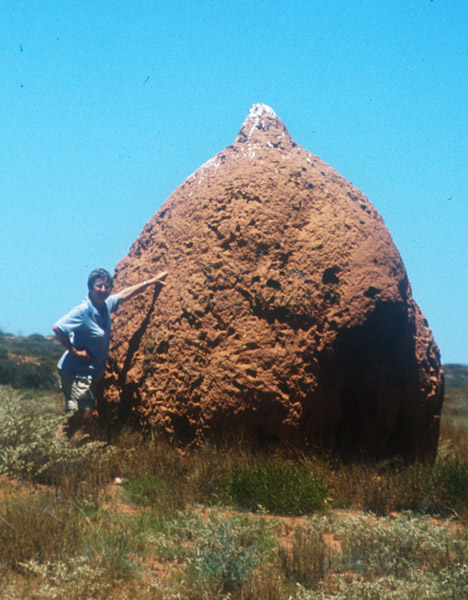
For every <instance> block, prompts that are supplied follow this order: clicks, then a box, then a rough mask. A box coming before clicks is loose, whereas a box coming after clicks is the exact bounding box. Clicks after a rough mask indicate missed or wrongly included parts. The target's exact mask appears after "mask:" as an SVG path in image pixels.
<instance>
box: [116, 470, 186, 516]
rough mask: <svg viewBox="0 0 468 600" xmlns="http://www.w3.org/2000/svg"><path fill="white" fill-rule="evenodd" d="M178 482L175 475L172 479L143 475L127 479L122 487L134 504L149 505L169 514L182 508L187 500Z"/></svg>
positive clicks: (157, 510)
mask: <svg viewBox="0 0 468 600" xmlns="http://www.w3.org/2000/svg"><path fill="white" fill-rule="evenodd" d="M179 483H180V482H179V479H178V478H177V475H175V477H174V479H172V478H161V477H159V476H157V475H144V476H142V477H135V478H131V479H129V480H128V481H127V482H126V483H125V486H124V488H125V491H126V493H127V495H128V497H129V498H130V500H131V501H132V502H134V503H135V504H139V505H140V506H147V507H151V508H152V509H153V510H155V511H156V512H159V513H162V514H171V513H173V512H175V511H176V510H182V509H183V508H184V506H185V503H186V500H187V497H186V496H185V495H184V494H183V491H182V489H181V488H180V485H179Z"/></svg>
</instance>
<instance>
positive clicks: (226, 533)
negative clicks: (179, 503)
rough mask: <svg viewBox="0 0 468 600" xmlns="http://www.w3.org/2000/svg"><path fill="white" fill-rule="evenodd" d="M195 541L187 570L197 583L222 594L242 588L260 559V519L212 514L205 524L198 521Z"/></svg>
mask: <svg viewBox="0 0 468 600" xmlns="http://www.w3.org/2000/svg"><path fill="white" fill-rule="evenodd" d="M197 542H198V543H197V549H196V551H195V552H192V553H191V554H190V555H189V559H188V574H189V575H190V577H191V579H192V580H193V582H194V583H197V584H198V585H199V586H202V587H203V586H206V587H207V588H208V589H210V590H212V591H216V592H217V593H219V594H226V593H229V592H232V591H233V590H236V589H237V590H238V589H240V588H242V587H243V586H244V585H245V584H246V583H247V582H248V581H249V580H250V578H251V577H252V575H253V574H254V573H255V570H256V568H257V567H258V566H259V564H260V563H261V562H262V559H263V553H264V552H265V531H264V528H263V526H262V523H259V522H257V523H253V522H252V521H251V520H248V519H243V518H239V517H230V518H228V519H222V518H219V516H216V514H215V515H213V517H212V518H211V519H210V520H209V521H207V522H206V523H205V524H203V523H202V522H199V524H198V537H197Z"/></svg>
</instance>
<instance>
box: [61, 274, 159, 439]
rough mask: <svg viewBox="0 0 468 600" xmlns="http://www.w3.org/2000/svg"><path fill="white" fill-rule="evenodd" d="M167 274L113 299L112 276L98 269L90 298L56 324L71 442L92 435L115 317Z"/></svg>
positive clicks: (92, 276) (90, 279)
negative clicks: (82, 436) (91, 429)
mask: <svg viewBox="0 0 468 600" xmlns="http://www.w3.org/2000/svg"><path fill="white" fill-rule="evenodd" d="M166 276H167V271H162V272H161V273H159V274H158V275H156V277H153V278H152V279H148V280H147V281H143V282H142V283H137V284H136V285H132V286H130V287H128V288H125V289H123V290H121V291H120V292H118V293H117V294H112V295H111V290H112V286H113V281H112V275H111V274H110V273H108V271H106V270H105V269H96V270H95V271H93V272H92V273H91V274H90V275H89V277H88V290H89V294H88V296H87V297H86V298H85V299H84V300H83V302H81V304H79V305H78V306H76V307H75V308H73V309H72V310H71V311H70V312H69V313H68V314H66V315H65V316H64V317H62V318H61V319H60V320H58V321H57V323H55V325H54V326H53V328H52V330H53V332H54V333H55V336H56V337H57V339H58V341H59V342H60V343H61V344H62V345H63V346H64V347H65V349H66V352H65V353H64V354H63V355H62V357H61V358H60V360H59V362H58V369H59V376H60V383H61V387H62V391H63V393H64V395H65V411H66V413H67V414H69V415H70V418H69V421H68V431H67V434H68V436H69V437H70V438H71V439H76V438H78V437H79V436H81V435H83V434H86V433H89V432H90V428H91V421H92V415H93V411H94V408H95V404H96V390H97V384H98V382H99V380H100V379H101V377H102V375H103V373H104V370H105V368H106V362H107V355H108V353H109V343H110V334H111V313H113V312H114V311H116V310H117V309H118V307H119V305H120V304H121V303H122V302H126V301H127V300H129V299H130V298H132V297H133V296H135V295H136V294H138V293H140V292H142V291H143V290H144V289H146V288H147V287H148V286H155V285H159V286H163V285H165V283H164V280H165V278H166Z"/></svg>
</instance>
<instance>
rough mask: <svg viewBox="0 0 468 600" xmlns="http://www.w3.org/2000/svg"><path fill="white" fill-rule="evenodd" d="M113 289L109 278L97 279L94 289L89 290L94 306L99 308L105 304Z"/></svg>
mask: <svg viewBox="0 0 468 600" xmlns="http://www.w3.org/2000/svg"><path fill="white" fill-rule="evenodd" d="M111 289H112V287H111V283H110V281H109V280H108V279H107V278H104V279H102V278H99V279H96V281H95V282H94V285H93V289H92V290H91V291H90V292H89V297H90V298H91V302H92V303H93V304H94V306H96V307H97V308H100V307H101V306H103V305H104V303H105V301H106V300H107V298H109V295H110V293H111Z"/></svg>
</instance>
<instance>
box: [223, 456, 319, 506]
mask: <svg viewBox="0 0 468 600" xmlns="http://www.w3.org/2000/svg"><path fill="white" fill-rule="evenodd" d="M224 493H225V496H226V499H227V500H228V501H229V502H231V503H233V504H234V505H235V506H238V507H240V508H244V509H248V510H252V511H258V510H266V511H267V512H271V513H273V514H278V515H305V514H309V513H311V512H313V511H315V510H317V509H321V508H324V507H325V500H326V496H327V487H326V485H325V484H324V483H323V482H322V481H321V480H319V478H318V477H317V476H316V475H315V474H314V473H313V472H312V471H311V470H310V469H308V468H307V466H306V465H305V464H302V463H297V464H293V463H289V462H283V461H280V460H273V459H264V460H262V461H261V462H259V463H257V464H254V465H250V464H247V465H241V466H238V467H234V468H233V469H232V471H231V472H230V473H229V475H228V477H227V481H226V484H225V487H224Z"/></svg>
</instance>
